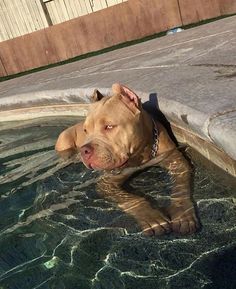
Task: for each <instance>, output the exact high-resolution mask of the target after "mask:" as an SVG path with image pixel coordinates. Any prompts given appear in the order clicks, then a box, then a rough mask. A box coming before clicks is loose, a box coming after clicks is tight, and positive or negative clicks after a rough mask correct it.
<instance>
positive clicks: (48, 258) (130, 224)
mask: <svg viewBox="0 0 236 289" xmlns="http://www.w3.org/2000/svg"><path fill="white" fill-rule="evenodd" d="M75 122H76V120H75V118H62V117H61V118H57V119H55V118H54V119H53V118H51V119H38V120H34V121H24V122H20V123H12V122H11V123H2V124H1V127H0V141H1V143H0V289H3V288H4V289H5V288H7V289H32V288H41V289H52V288H55V289H77V288H78V289H89V288H93V289H95V288H96V289H134V288H139V289H149V288H150V289H155V288H161V289H172V288H173V289H176V288H181V289H185V288H190V289H191V288H196V289H199V288H205V289H215V288H219V289H227V288H232V289H233V288H234V289H235V288H236V277H235V276H236V226H235V224H236V212H235V211H236V210H235V209H236V188H235V187H234V186H233V185H230V184H229V185H225V184H224V182H223V181H222V180H221V179H220V177H219V176H218V175H217V174H213V173H211V171H210V170H209V169H208V168H207V167H205V166H204V165H202V164H201V163H199V162H197V163H196V162H195V163H194V167H195V169H194V171H195V173H194V188H193V190H194V194H193V195H194V200H195V201H196V204H197V210H198V215H199V218H200V221H201V224H202V229H201V230H200V231H199V232H198V233H196V234H194V235H190V236H178V235H174V234H170V235H165V236H162V237H159V238H155V237H143V236H142V235H141V234H140V232H139V229H138V227H137V224H136V223H135V221H134V220H133V219H132V218H131V217H129V216H127V215H125V214H124V213H123V212H122V211H120V210H119V209H117V208H116V206H115V205H114V204H112V203H110V202H108V201H107V200H104V199H102V198H101V197H100V196H99V195H98V194H97V193H96V190H95V184H96V178H97V177H98V173H97V172H93V171H89V170H87V169H86V168H85V167H84V166H83V165H82V164H80V163H73V162H70V161H67V162H64V161H62V160H61V159H59V158H58V156H57V155H56V153H55V151H54V144H55V141H56V139H57V136H58V134H59V133H60V132H61V131H62V130H63V129H64V128H66V127H68V126H69V125H72V124H74V123H75ZM131 186H132V187H133V188H134V190H137V191H142V192H145V193H146V194H148V195H149V197H150V198H153V199H156V200H159V201H165V200H166V199H168V198H169V189H170V182H169V178H168V175H167V174H166V173H165V172H164V171H162V170H161V169H160V168H150V169H148V170H147V171H145V172H142V173H141V174H140V175H138V176H137V177H136V178H134V179H132V181H131Z"/></svg>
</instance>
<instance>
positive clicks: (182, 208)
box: [55, 83, 199, 236]
mask: <svg viewBox="0 0 236 289" xmlns="http://www.w3.org/2000/svg"><path fill="white" fill-rule="evenodd" d="M55 149H56V151H57V153H58V154H59V155H60V156H62V157H63V158H68V157H71V156H73V155H78V153H79V154H80V158H81V160H82V162H83V163H84V165H85V166H86V167H87V168H89V169H93V170H102V171H103V172H104V174H103V175H102V176H101V178H100V181H99V182H98V184H97V188H98V191H99V192H100V193H101V194H102V195H103V197H105V198H108V199H110V200H111V201H113V202H115V203H116V204H117V206H118V207H119V208H120V209H122V210H124V211H125V212H126V213H127V214H129V215H131V216H132V217H134V218H135V220H136V221H137V223H138V225H139V226H140V228H141V230H142V233H143V234H144V235H148V236H153V235H157V236H158V235H162V234H164V233H169V232H171V231H173V232H175V233H179V234H191V233H194V232H195V231H196V230H197V229H198V228H199V222H198V218H197V216H196V212H195V209H194V205H193V202H192V200H191V189H190V188H191V167H190V165H189V163H188V161H187V160H186V159H185V157H184V156H183V155H182V153H181V152H180V151H179V150H178V149H177V147H176V145H175V143H174V142H173V141H172V140H171V138H170V137H169V135H168V133H167V131H166V129H165V128H164V126H163V125H162V124H161V123H160V122H158V121H154V120H153V119H152V117H151V116H150V115H149V114H148V113H147V112H146V111H145V110H144V109H143V107H142V103H141V99H140V98H139V97H138V96H137V95H136V93H135V92H133V91H132V90H131V89H129V88H128V87H126V86H124V85H121V84H118V83H115V84H113V86H112V96H104V95H102V94H101V93H100V92H99V91H98V90H95V92H94V94H93V96H92V103H91V104H90V109H89V112H88V115H87V117H86V119H85V120H84V122H81V123H78V124H76V125H74V126H72V127H69V128H68V129H66V130H64V131H63V132H62V133H61V134H60V135H59V137H58V139H57V142H56V146H55ZM157 165H158V166H161V167H163V168H165V169H166V170H167V171H168V172H169V174H170V175H171V177H172V179H173V188H172V192H171V203H170V205H169V206H168V207H167V208H165V210H164V211H163V210H161V209H156V208H153V207H152V205H151V203H150V202H149V201H148V200H146V199H145V197H144V196H139V195H135V194H133V193H129V192H128V191H126V190H125V189H124V186H123V185H124V183H125V182H126V181H127V180H128V179H129V178H130V176H131V175H132V174H133V173H135V172H137V171H139V170H143V169H144V168H146V167H149V166H157Z"/></svg>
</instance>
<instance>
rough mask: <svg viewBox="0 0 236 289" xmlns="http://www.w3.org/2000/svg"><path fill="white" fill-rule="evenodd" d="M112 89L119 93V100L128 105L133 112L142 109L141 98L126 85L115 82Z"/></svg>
mask: <svg viewBox="0 0 236 289" xmlns="http://www.w3.org/2000/svg"><path fill="white" fill-rule="evenodd" d="M112 91H113V92H114V93H116V94H119V95H120V98H121V100H122V101H123V102H124V103H125V105H126V106H128V107H129V108H130V109H131V110H132V111H133V112H134V113H137V112H140V111H141V110H142V103H141V99H140V98H139V97H138V96H137V94H136V93H134V92H133V91H132V90H131V89H129V88H128V87H126V86H124V85H121V84H119V83H115V84H113V85H112Z"/></svg>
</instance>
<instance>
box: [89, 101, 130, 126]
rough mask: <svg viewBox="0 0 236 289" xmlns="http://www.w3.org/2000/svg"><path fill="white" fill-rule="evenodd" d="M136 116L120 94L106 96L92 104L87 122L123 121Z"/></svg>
mask: <svg viewBox="0 0 236 289" xmlns="http://www.w3.org/2000/svg"><path fill="white" fill-rule="evenodd" d="M133 117H134V115H133V113H132V112H131V111H130V110H129V109H128V108H127V106H126V105H125V104H124V103H123V102H122V101H121V100H120V98H119V97H118V96H112V97H109V96H106V97H104V98H103V99H101V100H100V101H97V102H95V103H93V104H91V106H90V110H89V112H88V116H87V118H86V122H88V121H100V120H104V121H115V122H118V121H121V120H124V119H126V120H129V119H132V118H133Z"/></svg>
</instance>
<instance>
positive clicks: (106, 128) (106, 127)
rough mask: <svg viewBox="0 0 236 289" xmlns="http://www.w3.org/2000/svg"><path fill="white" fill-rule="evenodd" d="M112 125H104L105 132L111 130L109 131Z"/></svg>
mask: <svg viewBox="0 0 236 289" xmlns="http://www.w3.org/2000/svg"><path fill="white" fill-rule="evenodd" d="M113 127H114V126H113V125H111V124H108V125H105V130H111V129H113Z"/></svg>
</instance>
